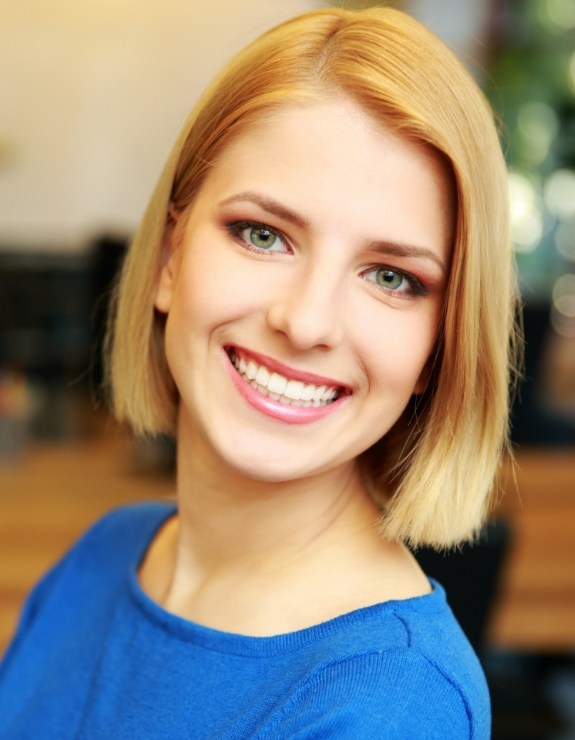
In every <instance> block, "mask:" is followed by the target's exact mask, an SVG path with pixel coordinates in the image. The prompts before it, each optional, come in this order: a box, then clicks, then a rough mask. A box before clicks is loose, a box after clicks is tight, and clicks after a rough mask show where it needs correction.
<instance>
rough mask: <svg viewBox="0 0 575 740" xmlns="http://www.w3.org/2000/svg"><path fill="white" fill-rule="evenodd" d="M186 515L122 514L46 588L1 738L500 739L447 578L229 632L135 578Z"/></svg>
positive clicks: (6, 673) (5, 695)
mask: <svg viewBox="0 0 575 740" xmlns="http://www.w3.org/2000/svg"><path fill="white" fill-rule="evenodd" d="M173 512H174V508H173V507H172V506H170V505H167V504H141V505H137V506H130V507H126V508H122V509H119V510H117V511H115V512H113V513H112V514H110V515H108V516H107V517H105V518H104V519H102V520H101V521H100V522H99V523H98V524H96V526H95V527H93V528H92V529H91V530H90V531H89V532H88V533H87V534H86V535H85V536H84V537H83V538H82V539H81V540H80V541H79V542H78V543H77V544H76V546H75V547H74V548H73V549H72V550H71V551H70V552H69V554H68V555H67V556H66V557H65V558H64V559H63V560H62V561H61V562H60V563H59V564H58V565H57V566H56V567H55V568H54V569H53V570H52V571H51V572H50V573H48V575H47V576H46V577H45V578H44V579H43V580H42V581H41V582H40V584H39V585H38V586H37V587H36V589H35V590H34V591H33V593H32V594H31V596H30V598H29V600H28V602H27V604H26V607H25V609H24V612H23V615H22V620H21V624H20V626H19V629H18V632H17V634H16V637H15V639H14V641H13V643H12V645H11V646H10V648H9V649H8V652H7V653H6V655H5V657H4V660H3V662H2V664H0V737H1V738H7V739H9V740H25V739H26V738H30V740H32V739H33V740H44V739H45V738H54V739H56V738H57V739H58V740H66V739H67V738H101V739H102V740H104V739H105V740H122V739H123V738H126V739H128V738H129V739H130V740H152V739H155V738H157V739H158V740H159V739H160V738H161V740H169V739H170V738H178V740H182V738H194V739H196V738H197V739H200V738H201V739H204V738H212V739H213V740H231V739H232V738H235V739H236V740H239V738H249V739H252V738H257V739H258V740H262V739H263V738H270V739H272V738H273V740H278V739H281V738H306V739H309V738H342V739H350V738H354V739H361V740H365V739H366V738H386V739H390V740H394V739H396V738H405V739H406V740H407V739H409V740H417V739H418V738H437V739H438V740H450V739H451V738H453V740H463V739H464V738H474V739H476V740H485V739H487V738H489V732H490V713H489V696H488V692H487V687H486V683H485V679H484V676H483V673H482V671H481V668H480V665H479V663H478V661H477V658H476V656H475V654H474V653H473V651H472V649H471V648H470V646H469V644H468V643H467V641H466V639H465V637H464V636H463V634H462V632H461V630H460V628H459V626H458V624H457V622H456V621H455V619H454V617H453V615H452V613H451V611H450V609H449V607H448V605H447V603H446V600H445V594H444V592H443V590H442V589H441V587H440V586H439V585H438V584H437V583H433V586H434V590H433V592H432V593H431V594H429V595H426V596H421V597H417V598H413V599H408V600H404V601H389V602H386V603H383V604H378V605H376V606H369V607H366V608H363V609H359V610H357V611H353V612H351V613H349V614H344V615H342V616H340V617H337V618H335V619H333V620H330V621H328V622H325V623H323V624H319V625H317V626H314V627H310V628H307V629H303V630H300V631H297V632H293V633H289V634H284V635H278V636H274V637H246V636H243V635H237V634H228V633H225V632H219V631H217V630H212V629H209V628H206V627H202V626H200V625H198V624H194V623H192V622H189V621H187V620H185V619H181V618H179V617H176V616H174V615H172V614H169V613H168V612H166V611H165V610H163V609H162V608H161V607H159V606H158V605H156V604H155V603H154V602H153V601H152V600H151V599H149V598H148V597H147V596H146V595H145V594H144V593H143V591H142V590H141V588H140V587H139V585H138V582H137V578H136V569H137V567H138V564H139V562H140V561H141V559H142V556H143V554H144V553H145V551H146V549H147V547H148V545H149V543H150V540H151V539H152V538H153V536H154V534H155V532H156V531H157V530H158V528H159V527H160V526H161V524H162V523H163V522H164V521H165V520H166V518H167V517H169V516H171V515H172V514H173Z"/></svg>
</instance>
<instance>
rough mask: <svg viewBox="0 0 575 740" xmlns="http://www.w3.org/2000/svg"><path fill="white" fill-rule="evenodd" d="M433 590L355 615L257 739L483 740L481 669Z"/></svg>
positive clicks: (485, 705)
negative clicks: (380, 739) (333, 647)
mask: <svg viewBox="0 0 575 740" xmlns="http://www.w3.org/2000/svg"><path fill="white" fill-rule="evenodd" d="M434 587H435V588H434V592H433V594H430V595H429V596H425V597H421V598H415V599H408V600H405V601H404V602H403V601H397V602H390V603H386V604H382V605H380V606H379V607H375V608H374V609H367V610H362V611H360V612H358V615H357V616H358V618H357V619H355V620H353V626H352V625H351V624H348V625H347V628H345V629H343V631H342V632H341V634H340V638H341V639H338V644H339V645H338V650H337V651H336V652H337V654H333V653H332V657H331V658H330V659H328V660H326V661H324V662H323V663H321V664H317V665H316V668H315V670H314V671H313V672H312V673H310V674H308V675H307V677H306V678H305V679H304V680H303V681H302V683H301V684H300V685H299V686H298V687H297V689H296V690H294V691H293V692H292V694H291V697H290V700H289V702H287V703H286V704H285V705H284V707H283V708H282V711H281V716H277V717H275V718H273V722H272V724H271V725H269V734H265V733H264V734H263V735H262V737H266V738H268V737H274V738H283V737H289V738H311V737H338V738H342V739H348V738H349V740H351V739H352V738H357V737H385V738H389V740H399V739H400V738H402V739H403V738H406V739H407V738H409V739H410V740H418V739H419V738H426V739H427V738H429V739H432V738H437V739H438V740H439V738H441V740H462V739H463V738H469V739H473V740H488V738H489V737H490V723H491V712H490V701H489V693H488V689H487V684H486V681H485V677H484V674H483V671H482V669H481V666H480V664H479V661H478V659H477V657H476V655H475V653H474V652H473V650H472V648H471V647H470V645H469V643H468V642H467V640H466V638H465V636H464V635H463V633H462V631H461V628H460V627H459V625H458V624H457V622H456V620H455V618H454V617H453V614H452V612H451V610H450V609H449V606H448V605H447V602H446V600H445V594H444V592H443V590H442V589H441V587H440V586H439V585H438V584H434ZM345 646H347V648H346V647H345ZM266 731H267V728H266Z"/></svg>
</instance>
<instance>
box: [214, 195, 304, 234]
mask: <svg viewBox="0 0 575 740" xmlns="http://www.w3.org/2000/svg"><path fill="white" fill-rule="evenodd" d="M238 201H249V202H251V203H255V204H256V205H257V206H259V207H260V208H263V210H264V211H267V212H268V213H271V214H272V216H277V217H278V218H281V219H283V220H284V221H288V222H289V223H291V224H294V225H295V226H299V228H301V229H305V228H309V226H310V223H309V221H308V220H307V219H305V218H304V217H303V216H300V215H299V214H298V213H295V211H292V210H290V209H289V208H286V207H285V206H284V205H282V204H281V203H278V202H277V200H273V198H268V197H266V196H265V195H262V194H261V193H256V192H254V191H253V190H246V191H245V192H243V193H238V194H237V195H232V196H231V197H230V198H226V199H225V200H223V201H222V202H221V203H220V205H221V206H227V205H229V204H230V203H237V202H238Z"/></svg>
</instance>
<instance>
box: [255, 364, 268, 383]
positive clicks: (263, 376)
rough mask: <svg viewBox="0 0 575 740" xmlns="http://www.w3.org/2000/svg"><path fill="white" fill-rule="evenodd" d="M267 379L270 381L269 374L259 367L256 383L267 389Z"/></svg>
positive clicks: (262, 367) (261, 366)
mask: <svg viewBox="0 0 575 740" xmlns="http://www.w3.org/2000/svg"><path fill="white" fill-rule="evenodd" d="M269 379H270V374H269V372H268V370H267V369H266V368H265V367H264V366H263V365H260V366H259V367H258V371H257V373H256V383H258V384H259V385H263V386H266V388H267V384H268V380H269Z"/></svg>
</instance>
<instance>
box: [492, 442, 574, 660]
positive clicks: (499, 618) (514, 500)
mask: <svg viewBox="0 0 575 740" xmlns="http://www.w3.org/2000/svg"><path fill="white" fill-rule="evenodd" d="M516 463H517V465H516V469H515V476H516V481H515V482H514V481H513V475H512V474H511V472H510V470H509V468H508V469H507V471H506V472H505V473H504V475H503V476H502V480H503V487H504V489H505V494H504V495H503V497H502V499H501V503H500V506H499V509H498V511H499V513H500V514H501V515H502V516H504V517H506V518H507V519H508V521H509V522H510V524H511V530H512V542H511V547H510V551H509V554H508V557H507V560H506V564H505V566H504V570H503V573H502V580H501V587H500V596H499V599H498V603H497V605H496V608H495V612H494V614H493V617H492V620H491V625H490V630H489V639H490V642H491V643H493V644H495V645H497V646H500V647H506V648H512V649H518V650H540V651H573V650H575V449H570V450H564V451H558V450H557V451H555V450H548V449H521V450H519V451H518V452H517V455H516Z"/></svg>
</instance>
